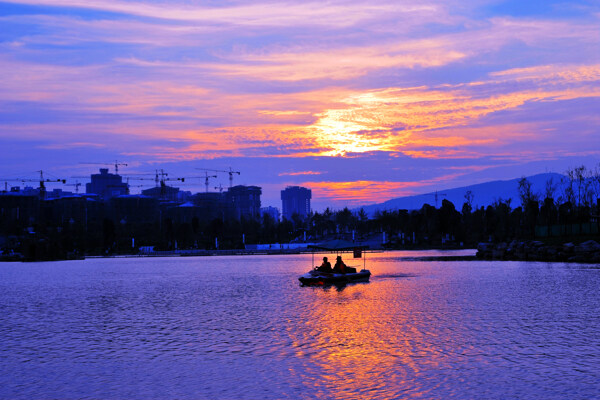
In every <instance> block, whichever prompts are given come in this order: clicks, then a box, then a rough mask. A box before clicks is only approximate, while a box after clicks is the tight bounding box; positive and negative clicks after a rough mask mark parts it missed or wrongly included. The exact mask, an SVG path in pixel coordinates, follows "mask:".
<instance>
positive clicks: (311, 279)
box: [298, 269, 371, 286]
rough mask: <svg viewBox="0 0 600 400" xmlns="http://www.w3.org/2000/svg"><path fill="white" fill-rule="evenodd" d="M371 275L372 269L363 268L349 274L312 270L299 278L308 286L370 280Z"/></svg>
mask: <svg viewBox="0 0 600 400" xmlns="http://www.w3.org/2000/svg"><path fill="white" fill-rule="evenodd" d="M370 276H371V271H369V270H368V269H363V270H360V271H357V272H351V273H347V274H336V273H329V272H321V271H317V270H312V271H310V272H307V273H306V274H304V275H302V276H300V278H298V280H299V281H300V283H301V284H302V285H306V286H326V285H339V284H346V283H353V282H368V281H369V277H370Z"/></svg>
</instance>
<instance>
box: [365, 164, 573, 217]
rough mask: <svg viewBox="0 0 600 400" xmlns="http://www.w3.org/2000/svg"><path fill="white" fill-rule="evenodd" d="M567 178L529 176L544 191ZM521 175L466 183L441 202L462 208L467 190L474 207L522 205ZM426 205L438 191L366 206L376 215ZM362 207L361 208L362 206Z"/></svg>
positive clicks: (443, 196) (446, 192)
mask: <svg viewBox="0 0 600 400" xmlns="http://www.w3.org/2000/svg"><path fill="white" fill-rule="evenodd" d="M561 178H564V176H563V175H561V174H557V173H545V174H538V175H533V176H528V177H527V179H528V180H529V181H530V182H531V186H532V190H533V192H534V193H539V194H540V195H542V194H544V192H545V190H546V182H547V181H548V180H549V179H552V180H553V182H554V184H555V185H556V184H558V183H559V182H560V181H561ZM520 179H521V178H516V179H511V180H508V181H492V182H485V183H480V184H477V185H471V186H465V187H460V188H455V189H447V190H442V191H440V192H438V204H437V206H438V207H440V206H441V205H442V200H443V199H447V200H449V201H451V202H452V203H453V204H454V206H455V207H456V209H457V210H460V209H461V208H462V205H463V203H464V202H465V194H466V193H467V191H469V190H470V191H471V193H472V194H473V196H474V197H473V208H477V207H482V206H483V207H487V206H488V205H490V204H492V203H493V202H494V201H495V200H497V199H500V198H501V199H504V200H507V199H512V203H511V204H512V206H513V207H518V206H519V205H520V200H519V191H518V187H519V184H518V182H519V180H520ZM423 204H430V205H432V206H435V192H431V193H425V194H419V195H415V196H407V197H398V198H395V199H391V200H388V201H386V202H384V203H379V204H370V205H368V206H364V207H362V208H363V209H364V210H365V211H366V212H367V214H369V215H371V216H372V215H373V214H375V212H376V211H377V210H379V211H383V210H397V209H407V210H418V209H420V208H421V207H423ZM359 209H360V207H359Z"/></svg>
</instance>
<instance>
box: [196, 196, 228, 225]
mask: <svg viewBox="0 0 600 400" xmlns="http://www.w3.org/2000/svg"><path fill="white" fill-rule="evenodd" d="M192 201H193V203H194V204H195V205H196V206H198V207H200V208H201V209H202V210H203V214H202V215H203V218H204V219H205V220H206V221H211V220H213V219H215V218H221V219H224V218H225V214H226V212H227V203H226V198H225V195H224V194H223V193H214V192H213V193H197V194H195V195H194V196H192Z"/></svg>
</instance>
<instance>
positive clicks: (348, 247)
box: [298, 240, 371, 286]
mask: <svg viewBox="0 0 600 400" xmlns="http://www.w3.org/2000/svg"><path fill="white" fill-rule="evenodd" d="M308 247H309V248H311V249H313V250H318V251H326V252H335V253H336V254H339V253H344V252H352V253H353V255H354V258H363V252H364V251H365V250H366V249H368V246H360V245H357V244H355V243H353V242H348V241H344V240H333V241H329V242H325V243H321V244H318V245H310V246H308ZM312 254H313V257H312V265H314V264H315V254H314V251H313V253H312ZM346 269H347V271H346V272H345V273H340V272H335V271H333V272H325V271H320V270H319V267H314V268H313V269H312V270H311V271H309V272H307V273H305V274H303V275H301V276H300V277H299V278H298V280H299V281H300V284H301V285H302V286H328V285H346V284H348V283H355V282H368V281H369V278H370V277H371V271H369V270H368V269H366V257H364V258H363V268H362V269H361V270H360V271H358V270H357V269H356V268H354V267H351V266H347V267H346Z"/></svg>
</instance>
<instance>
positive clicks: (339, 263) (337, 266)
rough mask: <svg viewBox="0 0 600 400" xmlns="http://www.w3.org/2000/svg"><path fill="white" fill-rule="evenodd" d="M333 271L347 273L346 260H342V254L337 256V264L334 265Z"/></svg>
mask: <svg viewBox="0 0 600 400" xmlns="http://www.w3.org/2000/svg"><path fill="white" fill-rule="evenodd" d="M333 272H336V273H338V274H345V273H346V264H344V262H343V261H342V256H337V258H336V259H335V265H334V267H333Z"/></svg>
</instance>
